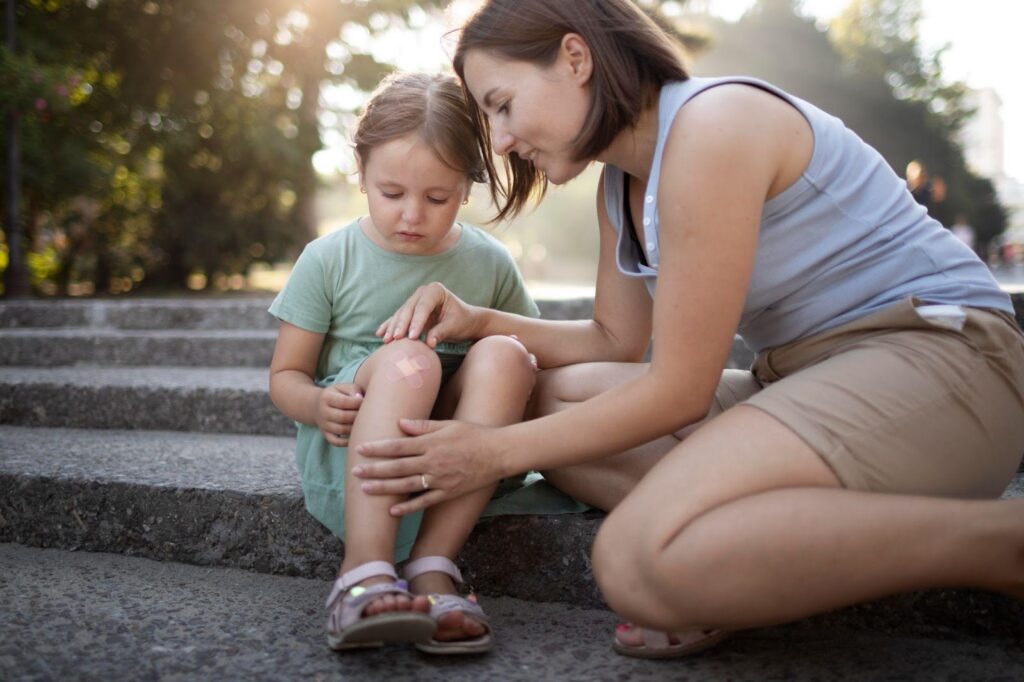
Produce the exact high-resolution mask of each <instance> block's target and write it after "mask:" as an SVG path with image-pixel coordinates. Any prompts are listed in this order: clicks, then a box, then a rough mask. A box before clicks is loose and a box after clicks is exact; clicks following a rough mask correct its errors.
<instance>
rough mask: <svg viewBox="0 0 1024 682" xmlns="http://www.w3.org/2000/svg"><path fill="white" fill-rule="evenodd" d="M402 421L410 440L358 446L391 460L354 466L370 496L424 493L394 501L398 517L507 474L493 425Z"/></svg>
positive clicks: (362, 452)
mask: <svg viewBox="0 0 1024 682" xmlns="http://www.w3.org/2000/svg"><path fill="white" fill-rule="evenodd" d="M399 425H400V426H401V428H402V430H403V431H405V432H406V433H407V434H409V436H411V438H395V439H391V440H379V441H374V442H372V443H364V444H362V445H360V446H359V450H358V452H359V454H360V455H363V456H364V457H379V458H388V459H387V460H382V461H379V462H369V463H365V464H360V465H358V466H356V467H355V468H354V469H353V470H352V473H353V474H355V475H356V476H358V477H359V478H361V479H363V483H362V489H363V491H364V492H366V493H368V494H370V495H395V494H403V495H407V494H409V493H422V494H420V495H416V496H414V497H410V498H409V499H407V500H405V501H404V502H401V503H399V504H396V505H394V506H393V507H392V508H391V514H392V515H394V516H405V515H406V514H411V513H412V512H415V511H419V510H421V509H426V508H427V507H430V506H433V505H435V504H437V503H438V502H443V501H445V500H450V499H453V498H456V497H460V496H462V495H465V494H466V493H471V492H473V491H474V490H479V489H480V488H483V487H485V486H487V485H490V484H493V483H497V482H498V480H500V479H501V478H502V477H503V476H505V475H507V474H506V473H504V472H503V471H502V467H501V457H500V453H499V451H498V449H497V447H496V446H495V444H494V438H493V437H492V434H494V433H495V429H492V428H488V427H483V426H476V425H474V424H467V423H465V422H460V421H429V420H416V419H402V420H400V421H399ZM424 483H426V487H424Z"/></svg>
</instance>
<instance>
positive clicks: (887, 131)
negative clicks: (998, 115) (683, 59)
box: [694, 0, 1006, 242]
mask: <svg viewBox="0 0 1024 682" xmlns="http://www.w3.org/2000/svg"><path fill="white" fill-rule="evenodd" d="M798 4H799V3H798V2H797V1H796V0H760V1H759V2H758V4H757V5H755V6H754V7H753V8H752V9H751V10H750V11H748V12H747V13H746V14H745V15H744V16H743V17H742V18H741V19H740V20H739V21H737V22H735V23H728V22H724V21H716V20H711V21H710V26H709V29H710V31H711V33H712V35H713V38H712V45H711V47H710V48H709V49H708V50H707V51H706V53H705V54H704V55H703V56H702V58H701V59H700V61H698V62H697V64H696V68H695V69H694V71H695V73H696V74H698V75H702V76H710V75H727V74H736V73H743V74H749V75H752V76H756V77H758V78H762V79H764V80H766V81H769V82H771V83H774V84H775V85H778V86H779V87H781V88H783V89H785V90H787V91H789V92H791V93H793V94H794V95H797V96H798V97H801V98H802V99H806V100H808V101H809V102H812V103H813V104H815V105H816V106H818V107H820V108H822V109H824V110H825V111H827V112H829V113H830V114H833V115H835V116H838V117H839V118H841V119H842V120H843V122H844V123H846V125H847V126H848V127H849V128H851V129H852V130H854V131H855V132H856V133H857V134H858V135H860V136H861V137H862V138H863V139H864V140H865V141H867V142H868V143H869V144H871V145H872V146H874V147H875V148H876V149H877V150H878V151H879V152H880V153H881V154H882V156H883V157H885V159H886V160H887V161H888V162H889V164H890V165H891V166H892V167H893V169H894V170H895V171H896V172H897V173H898V174H899V175H900V176H903V174H904V172H905V169H906V166H907V164H908V163H909V162H910V161H912V160H915V159H917V160H920V161H922V162H923V163H924V165H925V166H926V167H927V169H928V171H929V173H930V174H931V175H932V176H933V177H935V176H939V177H941V178H942V179H943V180H944V181H945V185H946V189H947V194H946V198H945V200H944V201H943V202H941V203H939V204H937V205H935V206H933V207H932V214H933V215H934V217H936V218H937V219H938V220H939V221H940V222H942V223H943V224H945V225H950V224H952V223H953V219H954V217H955V216H956V215H957V214H960V213H962V214H964V215H965V216H967V218H968V221H969V222H970V223H971V224H972V225H973V226H974V227H975V229H976V231H977V234H978V239H979V242H986V241H988V240H990V239H992V238H993V237H994V236H995V235H997V234H999V233H1000V232H1002V230H1003V229H1004V228H1005V226H1006V213H1005V210H1004V209H1003V207H1002V206H1001V205H1000V204H999V201H998V199H997V197H996V194H995V190H994V188H993V186H992V183H991V182H990V181H989V180H988V179H985V178H980V177H978V176H976V175H974V174H973V173H972V172H971V171H970V170H969V169H968V168H967V166H966V163H965V161H964V155H963V151H962V149H961V147H960V145H959V143H958V141H957V140H958V137H959V131H960V127H961V125H962V124H963V123H964V121H965V120H967V118H968V117H970V116H971V115H972V114H973V112H972V111H971V110H970V108H969V107H968V106H967V105H966V103H965V98H966V96H967V94H968V89H967V87H966V86H965V85H964V84H963V83H960V82H947V81H946V80H945V79H944V78H943V74H942V68H941V61H940V60H941V57H942V52H943V50H939V51H938V52H936V53H935V54H931V55H925V54H924V52H923V49H922V47H921V43H920V39H919V24H920V21H921V2H920V0H851V1H850V3H849V4H848V5H847V7H846V9H845V10H844V11H843V12H842V13H841V14H840V15H839V16H838V17H837V18H836V19H835V20H834V21H833V22H832V23H831V25H829V26H828V27H825V26H818V25H816V23H815V21H814V20H813V19H810V18H806V17H803V16H801V15H800V14H799V12H798ZM826 29H827V30H826Z"/></svg>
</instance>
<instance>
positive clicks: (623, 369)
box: [527, 362, 721, 511]
mask: <svg viewBox="0 0 1024 682" xmlns="http://www.w3.org/2000/svg"><path fill="white" fill-rule="evenodd" d="M648 367H649V365H647V364H645V363H624V362H591V363H583V364H579V365H569V366H567V367H559V368H557V369H549V370H545V371H543V372H541V373H540V374H539V375H538V376H537V388H536V390H535V391H534V394H533V397H532V398H531V400H530V405H529V407H528V408H527V418H528V419H536V418H537V417H543V416H544V415H548V414H554V413H555V412H559V411H561V410H564V409H566V408H569V407H572V406H573V405H575V404H577V403H581V402H583V401H585V400H588V399H590V398H592V397H594V396H596V395H598V394H600V393H604V392H605V391H607V390H610V389H612V388H614V387H615V386H618V385H620V384H623V383H625V382H627V381H630V380H632V379H635V378H636V377H638V376H640V375H641V374H644V373H646V372H647V370H648ZM719 412H721V410H720V409H718V408H717V406H712V408H711V412H710V413H709V414H708V417H707V418H706V419H705V421H706V420H707V419H710V418H712V417H714V416H715V415H716V414H718V413H719ZM703 423H704V422H703V421H702V422H698V423H697V424H694V425H693V426H690V427H687V428H686V429H683V430H682V431H680V432H678V433H676V434H675V435H669V436H663V437H662V438H658V439H657V440H653V441H651V442H649V443H644V444H643V445H639V446H637V447H635V448H632V449H631V450H627V451H626V452H623V453H620V454H618V455H613V456H612V457H605V458H604V459H599V460H595V461H593V462H586V463H584V464H577V465H574V466H569V467H563V468H561V469H553V470H549V471H545V472H543V473H544V478H546V479H547V480H548V482H549V483H551V484H552V485H553V486H555V487H556V488H558V489H559V490H561V491H562V492H564V493H566V494H568V495H571V496H573V497H575V498H576V499H577V500H580V501H581V502H585V503H586V504H589V505H590V506H592V507H596V508H598V509H603V510H604V511H610V510H611V509H613V508H615V506H616V505H617V504H618V503H619V502H620V501H621V500H622V499H623V498H625V497H626V495H628V494H629V492H630V491H631V490H633V488H635V487H636V484H637V483H639V482H640V479H642V478H643V477H644V476H645V475H646V474H647V472H648V471H650V470H651V468H652V467H653V466H654V465H656V464H657V463H658V462H659V461H661V458H662V457H664V456H665V455H666V454H667V453H668V452H669V451H670V450H671V449H672V448H674V447H676V446H677V445H679V442H680V440H682V439H683V438H685V437H686V436H687V434H689V433H690V432H692V431H693V430H694V429H695V428H697V427H698V426H700V424H703Z"/></svg>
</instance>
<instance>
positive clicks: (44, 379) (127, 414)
mask: <svg viewBox="0 0 1024 682" xmlns="http://www.w3.org/2000/svg"><path fill="white" fill-rule="evenodd" d="M267 381H268V375H267V370H266V369H263V368H251V369H247V368H220V367H215V368H196V367H105V368H99V367H0V424H18V425H22V426H57V427H73V428H95V429H163V430H172V431H197V432H201V433H248V434H271V435H289V434H293V433H294V432H295V426H294V424H293V422H292V421H291V420H289V419H288V418H287V417H285V416H284V415H283V414H281V413H280V412H278V411H277V408H275V407H274V405H273V403H271V402H270V395H269V391H268V388H267Z"/></svg>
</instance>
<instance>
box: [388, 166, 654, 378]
mask: <svg viewBox="0 0 1024 682" xmlns="http://www.w3.org/2000/svg"><path fill="white" fill-rule="evenodd" d="M597 215H598V225H599V229H600V258H599V263H598V273H597V288H596V291H595V296H594V316H593V319H591V320H538V319H534V318H529V317H524V316H522V315H516V314H514V313H508V312H503V311H500V310H492V309H489V308H482V307H479V306H470V305H467V304H465V303H463V302H462V301H460V300H459V299H458V298H456V297H455V296H454V295H453V294H452V293H451V292H448V291H446V290H445V289H444V287H443V286H442V285H441V284H439V283H434V284H430V285H427V286H424V287H420V288H419V289H418V290H417V291H416V293H414V294H413V295H412V296H411V297H410V298H409V300H408V301H406V303H405V304H404V305H403V306H402V307H401V308H400V309H399V310H398V311H396V312H395V314H394V315H393V316H392V317H391V318H389V319H388V320H386V321H385V322H384V323H382V324H381V326H380V328H379V329H378V331H377V333H378V335H379V336H381V337H382V338H383V339H384V341H385V342H389V341H391V340H392V339H396V338H402V337H405V336H408V337H410V338H419V336H420V334H422V333H423V331H424V330H426V331H427V342H428V343H429V344H430V345H432V346H433V345H436V343H437V342H438V341H445V340H452V341H462V340H466V339H472V340H475V339H479V338H483V337H485V336H493V335H499V334H500V335H506V336H516V337H518V338H519V340H520V341H522V342H523V344H524V345H525V346H526V347H527V348H529V349H530V352H531V353H533V354H534V355H535V356H536V357H537V362H538V364H539V365H540V366H541V367H543V368H550V367H561V366H563V365H571V364H576V363H580V362H599V361H608V362H637V361H639V360H640V359H641V358H642V357H643V355H644V352H645V351H646V350H647V344H648V343H649V342H650V338H651V299H650V296H649V295H648V293H647V290H646V288H645V287H644V285H643V283H642V282H641V281H640V280H638V279H633V278H629V277H626V276H625V275H623V274H622V273H620V272H619V271H618V268H617V266H616V264H615V249H616V239H617V236H616V233H615V230H614V229H613V228H612V226H611V224H610V223H609V221H608V216H607V214H606V212H605V207H604V177H603V176H602V178H601V181H600V182H599V183H598V193H597Z"/></svg>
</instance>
